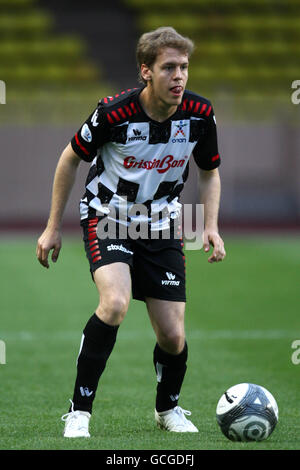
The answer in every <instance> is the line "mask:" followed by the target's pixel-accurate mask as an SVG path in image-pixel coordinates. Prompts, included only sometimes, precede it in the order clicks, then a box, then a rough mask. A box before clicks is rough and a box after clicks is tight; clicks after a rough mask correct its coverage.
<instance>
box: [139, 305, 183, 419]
mask: <svg viewBox="0 0 300 470" xmlns="http://www.w3.org/2000/svg"><path fill="white" fill-rule="evenodd" d="M146 304H147V309H148V313H149V317H150V320H151V323H152V326H153V329H154V332H155V334H156V338H157V343H156V346H155V349H154V354H153V361H154V366H155V369H156V374H157V380H158V383H157V396H156V410H157V411H158V412H161V411H165V410H169V409H171V408H174V407H175V406H176V405H177V403H178V399H179V394H180V389H181V385H182V382H183V379H184V375H185V371H186V361H187V344H186V341H185V331H184V312H185V302H171V301H168V300H159V299H153V298H147V299H146Z"/></svg>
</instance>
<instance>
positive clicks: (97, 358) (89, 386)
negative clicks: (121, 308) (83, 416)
mask: <svg viewBox="0 0 300 470" xmlns="http://www.w3.org/2000/svg"><path fill="white" fill-rule="evenodd" d="M118 328H119V327H118V326H111V325H107V324H106V323H104V322H103V321H102V320H100V318H99V317H97V315H96V314H94V315H92V316H91V318H90V319H89V321H88V322H87V324H86V327H85V328H84V330H83V336H82V344H81V349H80V352H79V355H78V359H77V377H76V382H75V387H74V395H73V403H74V410H82V411H88V412H89V413H91V412H92V405H93V401H94V398H95V395H96V391H97V387H98V382H99V379H100V377H101V374H102V372H103V371H104V369H105V366H106V361H107V359H108V358H109V356H110V353H111V352H112V349H113V347H114V344H115V342H116V337H117V331H118Z"/></svg>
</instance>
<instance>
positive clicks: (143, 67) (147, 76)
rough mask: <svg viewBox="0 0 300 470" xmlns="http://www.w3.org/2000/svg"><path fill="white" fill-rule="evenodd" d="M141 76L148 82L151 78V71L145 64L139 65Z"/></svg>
mask: <svg viewBox="0 0 300 470" xmlns="http://www.w3.org/2000/svg"><path fill="white" fill-rule="evenodd" d="M141 77H142V78H143V79H144V80H146V82H150V81H151V79H152V71H151V69H150V67H148V65H146V64H142V65H141Z"/></svg>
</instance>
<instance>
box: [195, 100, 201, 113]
mask: <svg viewBox="0 0 300 470" xmlns="http://www.w3.org/2000/svg"><path fill="white" fill-rule="evenodd" d="M199 108H200V103H199V102H198V103H196V106H195V109H194V112H195V113H198V110H199Z"/></svg>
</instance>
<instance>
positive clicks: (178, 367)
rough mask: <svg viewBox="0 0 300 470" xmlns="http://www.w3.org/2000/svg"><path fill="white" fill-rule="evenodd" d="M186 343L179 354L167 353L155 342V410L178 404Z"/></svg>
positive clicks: (183, 373)
mask: <svg viewBox="0 0 300 470" xmlns="http://www.w3.org/2000/svg"><path fill="white" fill-rule="evenodd" d="M187 356H188V347H187V343H185V346H184V348H183V350H182V351H181V353H180V354H176V355H174V354H169V353H167V352H165V351H163V350H162V349H161V348H160V347H159V345H158V344H156V346H155V348H154V353H153V362H154V367H155V370H156V374H157V389H156V411H158V412H161V411H166V410H170V409H171V408H174V407H175V406H177V404H178V399H179V394H180V390H181V386H182V383H183V379H184V376H185V372H186V368H187V366H186V361H187Z"/></svg>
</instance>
